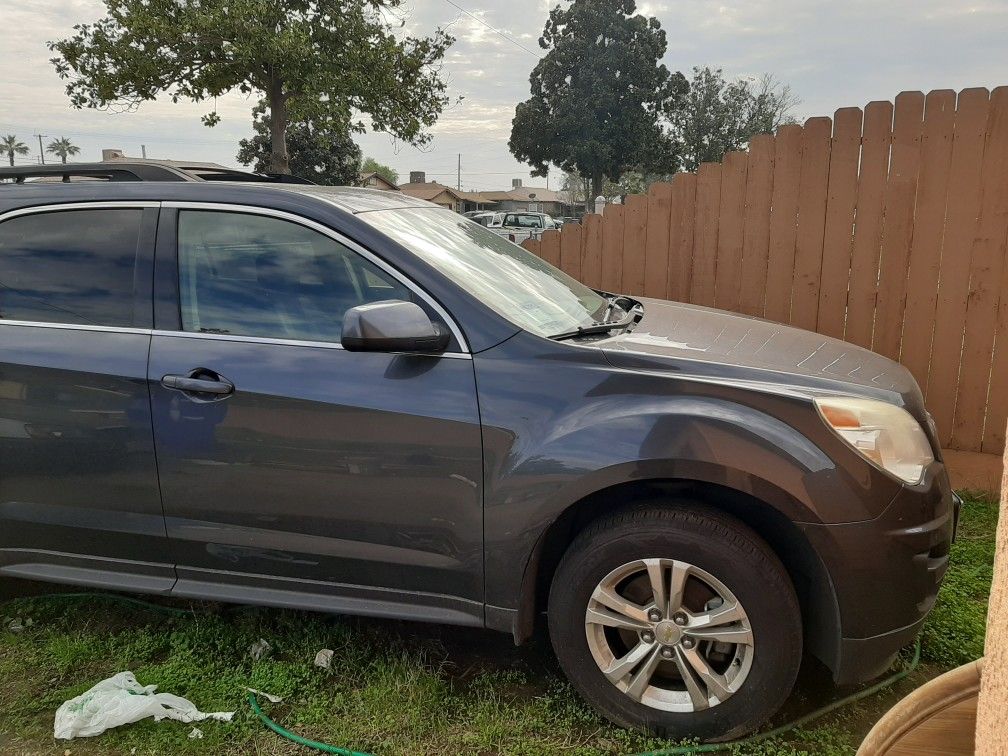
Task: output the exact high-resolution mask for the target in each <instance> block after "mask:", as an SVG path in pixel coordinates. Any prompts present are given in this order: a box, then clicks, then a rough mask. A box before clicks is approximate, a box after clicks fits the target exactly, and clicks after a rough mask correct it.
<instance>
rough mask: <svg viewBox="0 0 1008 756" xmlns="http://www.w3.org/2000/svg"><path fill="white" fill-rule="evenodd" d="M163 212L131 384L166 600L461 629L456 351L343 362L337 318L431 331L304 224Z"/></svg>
mask: <svg viewBox="0 0 1008 756" xmlns="http://www.w3.org/2000/svg"><path fill="white" fill-rule="evenodd" d="M166 212H168V211H167V210H166ZM170 212H171V213H172V217H171V218H170V220H166V221H165V222H163V223H162V228H163V229H164V230H165V234H164V235H162V236H161V238H160V239H159V247H158V261H157V266H158V273H157V280H158V291H159V302H160V304H159V309H158V318H159V320H158V330H156V331H155V335H154V339H153V343H152V345H151V358H150V370H149V379H150V389H151V398H152V402H153V408H154V435H155V443H156V447H157V457H158V467H159V471H160V480H161V491H162V495H163V498H164V507H165V513H166V517H167V529H168V536H169V538H170V541H171V544H172V549H173V553H174V555H175V559H176V561H177V571H178V577H179V583H178V585H177V586H176V592H178V593H181V594H186V595H217V596H219V597H222V598H231V599H235V600H250V601H260V602H266V603H274V604H283V605H288V604H289V605H301V606H305V605H311V606H318V607H320V608H327V609H333V610H344V609H347V610H351V611H355V612H361V613H371V614H379V615H381V614H394V615H399V616H402V615H411V616H417V617H420V618H429V619H452V620H453V621H456V622H460V621H465V622H480V621H481V618H482V603H481V602H482V599H483V574H482V504H481V502H482V459H481V458H482V449H481V434H480V426H479V417H478V413H477V407H476V387H475V377H474V371H473V364H472V360H471V358H470V356H469V355H468V354H467V353H465V352H464V351H463V350H462V348H461V335H460V334H457V336H456V338H455V339H453V341H454V345H453V346H452V347H451V348H450V351H449V352H448V353H446V354H444V355H433V356H432V355H408V354H383V353H366V352H351V351H346V350H344V349H343V348H342V347H341V346H340V343H339V341H340V328H341V325H342V319H343V314H344V312H345V311H346V310H347V309H349V308H350V307H353V306H356V305H359V304H364V303H367V302H374V301H381V300H390V299H407V300H412V301H415V302H417V303H418V304H420V305H421V306H422V307H424V308H425V309H426V310H427V311H428V314H430V315H431V316H433V317H435V318H441V319H446V316H445V315H444V314H443V313H440V312H438V309H437V308H436V307H435V306H433V305H432V304H431V302H429V301H427V300H426V299H425V298H424V297H423V295H422V293H421V292H419V290H418V289H417V288H416V287H415V286H412V285H410V284H408V282H405V281H404V280H403V279H402V278H401V276H399V275H398V274H396V273H394V272H393V271H392V270H391V268H389V267H388V266H385V265H384V264H382V263H381V262H380V261H379V260H378V259H377V258H374V257H372V256H370V254H369V253H366V252H364V250H362V249H360V248H356V247H355V246H354V245H353V244H352V243H351V242H349V241H347V240H342V239H340V238H338V236H337V235H336V234H334V233H333V232H331V231H329V230H328V229H326V228H324V227H321V226H318V225H317V224H314V223H311V222H310V221H306V220H304V219H300V218H298V217H295V216H289V215H286V214H283V213H269V212H268V211H262V210H255V209H252V208H249V209H247V210H244V211H236V210H233V209H231V210H224V209H213V208H207V207H202V208H191V207H190V208H187V207H184V206H183V207H179V208H177V209H174V208H173V209H172V210H171V211H170ZM168 229H172V230H173V231H174V232H175V233H174V234H173V236H174V237H175V238H168ZM176 249H177V255H176ZM173 291H177V292H178V293H177V295H176V294H173V293H172V292H173ZM165 292H167V294H165ZM173 297H177V299H176V305H175V308H176V309H175V311H174V313H173V312H171V308H170V307H166V306H165V302H170V301H171V300H172V298H173ZM173 318H174V321H173ZM165 320H167V323H168V324H169V327H163V326H162V322H163V321H165ZM192 380H196V381H202V383H199V384H192V383H189V381H192ZM194 386H195V387H196V390H193V387H194ZM215 391H216V392H218V393H213V392H215Z"/></svg>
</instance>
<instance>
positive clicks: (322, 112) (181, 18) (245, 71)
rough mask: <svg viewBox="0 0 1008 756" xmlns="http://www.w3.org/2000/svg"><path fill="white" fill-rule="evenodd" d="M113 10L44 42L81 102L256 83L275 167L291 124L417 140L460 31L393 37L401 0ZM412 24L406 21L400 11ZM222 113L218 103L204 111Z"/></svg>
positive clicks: (126, 0)
mask: <svg viewBox="0 0 1008 756" xmlns="http://www.w3.org/2000/svg"><path fill="white" fill-rule="evenodd" d="M104 2H105V6H106V8H107V10H108V15H107V16H106V17H105V18H103V19H100V20H99V21H97V22H95V23H93V24H78V25H77V26H75V27H74V32H75V34H74V35H73V36H72V37H69V38H67V39H63V40H59V41H56V42H50V43H49V49H50V50H52V51H54V52H55V53H56V56H55V57H54V58H52V63H53V64H54V65H55V66H56V71H57V73H58V74H59V75H60V77H61V78H63V79H64V80H66V81H67V85H66V91H67V95H68V96H69V97H70V102H71V104H72V105H73V106H74V107H76V108H85V107H90V108H104V109H135V108H137V107H139V105H140V104H141V103H143V102H145V101H148V100H153V99H154V98H156V97H157V96H158V95H159V94H161V93H167V94H168V95H169V96H170V97H171V99H172V101H173V102H178V101H179V100H182V99H188V100H192V101H194V102H203V101H206V100H208V99H211V98H216V97H217V96H219V95H223V94H225V93H227V92H231V91H235V90H237V91H238V92H241V93H243V94H251V93H254V92H258V93H260V94H261V95H262V96H264V97H265V99H266V101H267V103H268V107H269V123H270V142H271V150H272V155H271V159H270V168H271V169H272V171H273V172H276V173H287V172H289V165H288V157H287V148H286V142H285V138H286V134H287V125H288V123H289V122H292V121H293V122H299V123H312V124H314V125H315V127H316V128H317V129H319V130H320V131H323V132H326V133H335V132H337V131H338V130H340V129H349V130H350V131H351V132H360V131H363V130H364V128H365V124H364V122H363V121H362V120H361V118H362V116H364V115H366V116H367V117H368V120H369V121H370V125H371V128H372V129H374V130H375V131H387V132H389V133H391V134H392V135H394V136H395V137H396V138H398V139H402V140H404V141H406V142H408V143H410V144H414V145H417V144H424V143H426V142H427V141H429V140H430V134H429V133H428V132H427V131H426V129H428V128H429V127H430V126H431V125H433V124H434V122H435V121H436V120H437V117H438V116H439V115H440V113H441V111H442V109H443V108H444V106H445V104H446V103H447V102H448V98H447V96H446V95H445V88H446V84H445V82H444V81H443V80H442V78H441V75H440V70H439V67H438V66H439V63H440V61H441V59H442V58H443V57H444V54H445V51H446V50H447V48H448V47H449V45H451V43H452V42H453V41H454V39H453V38H452V37H451V36H450V35H449V34H447V33H446V32H444V31H443V30H442V29H438V30H437V31H436V32H435V34H434V35H433V36H430V37H420V38H418V37H413V36H409V35H403V36H401V37H399V38H397V36H396V34H395V33H394V30H393V27H392V25H391V23H390V20H389V19H390V17H391V14H393V13H394V12H395V10H396V9H397V8H399V6H400V5H401V3H402V0H342V2H333V0H199V2H197V0H104ZM403 23H405V21H403ZM203 121H204V123H205V124H206V125H207V126H213V125H215V124H216V123H218V122H219V121H220V116H219V115H218V114H217V113H216V112H210V113H208V114H207V115H205V116H204V117H203Z"/></svg>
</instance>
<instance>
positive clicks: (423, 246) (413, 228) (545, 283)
mask: <svg viewBox="0 0 1008 756" xmlns="http://www.w3.org/2000/svg"><path fill="white" fill-rule="evenodd" d="M357 217H358V218H360V219H361V220H363V221H366V222H367V223H369V224H371V225H372V226H374V227H375V228H377V229H378V230H379V231H382V232H383V233H385V234H387V235H388V236H390V237H392V238H393V239H395V240H396V241H397V242H399V243H400V244H402V245H403V246H404V247H406V249H408V250H410V251H411V252H413V253H414V254H416V255H417V256H418V257H420V258H421V259H422V260H423V261H424V262H426V263H428V264H430V265H432V266H433V267H435V268H437V270H439V271H440V272H441V273H443V274H444V275H445V276H447V277H448V278H450V279H451V280H452V281H454V282H455V283H457V284H458V285H459V286H461V287H462V288H463V289H465V290H466V291H467V292H469V293H470V294H472V295H473V296H475V297H477V298H478V299H479V300H480V301H481V302H483V303H484V304H485V305H487V306H488V307H490V308H491V309H492V310H494V311H495V312H497V313H499V314H500V315H501V316H502V317H505V318H507V319H508V320H509V321H511V322H512V323H514V324H515V325H517V326H520V327H521V328H524V329H525V330H527V331H531V332H532V333H536V334H538V335H540V336H553V335H555V334H558V333H563V332H566V331H571V330H575V329H577V328H578V327H579V326H584V325H590V324H591V323H593V322H596V321H597V319H598V318H600V317H601V316H602V315H603V313H605V311H606V308H607V305H608V301H607V300H606V299H605V298H604V297H602V296H601V295H599V294H598V293H596V292H595V291H593V290H592V289H589V288H588V287H587V286H585V285H584V284H582V283H579V282H578V281H575V280H574V279H573V278H571V277H570V276H568V275H567V274H566V273H564V272H563V271H561V270H557V269H556V268H554V267H553V266H552V265H550V264H549V263H547V262H546V261H545V260H542V259H540V258H539V257H536V256H535V255H534V254H532V253H531V252H529V251H528V250H526V249H525V248H523V247H519V246H518V245H517V244H512V243H511V242H509V241H507V240H506V239H504V238H502V237H500V236H498V235H497V234H495V233H493V232H492V231H488V230H487V229H486V228H484V227H483V226H480V225H479V224H477V223H473V222H472V221H470V220H468V219H467V218H463V217H462V216H460V215H458V214H457V213H454V212H452V211H451V210H434V209H427V208H410V209H402V210H375V211H371V212H366V213H360V214H359V215H358V216H357Z"/></svg>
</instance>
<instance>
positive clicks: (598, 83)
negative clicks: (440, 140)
mask: <svg viewBox="0 0 1008 756" xmlns="http://www.w3.org/2000/svg"><path fill="white" fill-rule="evenodd" d="M635 11H636V4H635V3H634V0H573V2H572V3H571V4H570V5H569V6H568V7H567V8H561V7H560V6H557V7H556V8H554V9H553V10H552V11H551V12H550V17H549V20H548V21H547V22H546V27H545V29H544V30H543V34H542V37H540V39H539V46H540V47H541V48H543V49H544V50H547V51H548V52H547V53H546V55H545V56H544V57H543V58H542V60H540V61H539V63H538V64H537V65H536V67H535V68H534V69H533V70H532V75H531V77H530V82H531V91H532V96H531V98H530V99H528V100H526V101H525V102H522V103H520V104H519V105H518V107H517V109H516V110H515V117H514V120H513V121H512V128H511V140H510V142H509V143H508V145H509V147H510V148H511V152H512V153H513V154H514V156H515V157H516V158H517V159H518V160H521V161H523V162H527V163H529V164H530V165H531V166H532V168H533V171H532V173H533V175H536V176H544V175H546V171H547V170H548V165H549V164H550V163H553V164H554V165H556V166H558V167H559V168H561V169H562V170H564V171H567V172H569V173H577V174H579V175H580V176H582V177H584V178H586V179H588V180H589V181H590V186H591V191H590V193H589V194H590V197H591V198H594V197H596V196H598V195H599V194H600V193H601V192H602V187H603V181H604V179H606V178H609V179H612V180H614V181H616V180H619V178H620V176H622V175H623V173H624V172H625V171H626V170H628V169H630V168H640V169H647V170H660V171H665V170H667V171H671V170H674V169H675V162H676V160H675V150H674V146H675V145H674V143H673V142H672V141H671V138H670V135H669V133H668V131H667V129H664V128H663V127H662V120H663V119H662V114H663V113H666V112H668V111H669V110H671V109H673V108H674V107H675V106H676V103H677V102H679V101H680V100H681V99H682V98H683V96H684V95H685V92H686V89H687V84H686V78H685V77H684V76H683V75H682V74H681V73H678V72H676V73H670V72H669V70H668V69H667V68H666V67H665V66H664V65H662V63H661V59H662V57H663V56H664V55H665V48H666V41H665V32H664V31H663V30H662V28H661V25H660V24H659V23H658V20H657V19H655V18H649V17H645V16H641V15H637V14H635Z"/></svg>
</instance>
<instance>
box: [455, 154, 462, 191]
mask: <svg viewBox="0 0 1008 756" xmlns="http://www.w3.org/2000/svg"><path fill="white" fill-rule="evenodd" d="M455 188H456V189H458V190H459V191H462V153H461V152H460V153H459V161H458V182H457V183H456V184H455Z"/></svg>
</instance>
